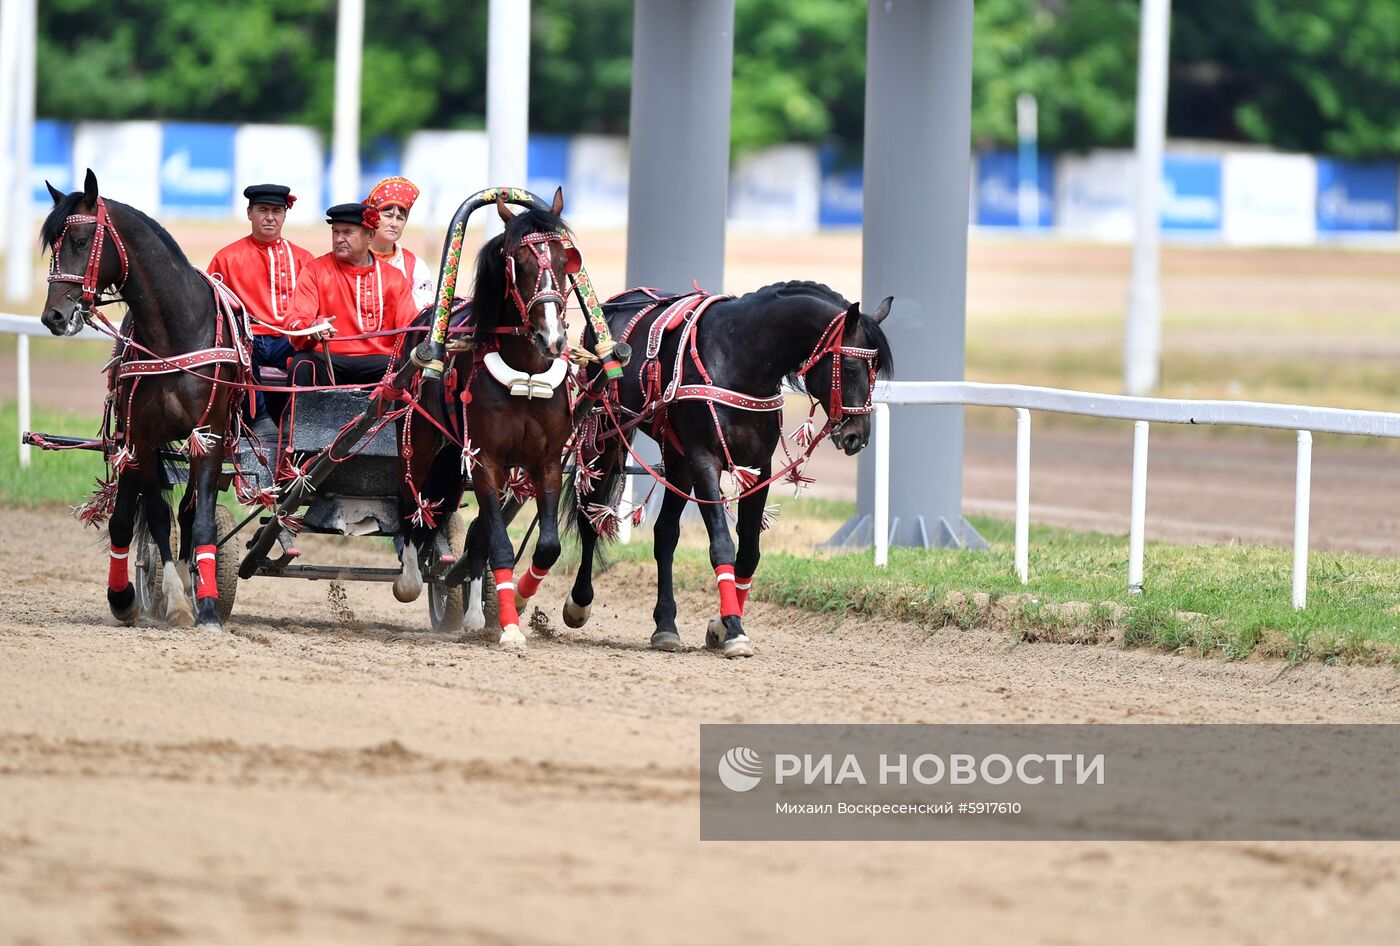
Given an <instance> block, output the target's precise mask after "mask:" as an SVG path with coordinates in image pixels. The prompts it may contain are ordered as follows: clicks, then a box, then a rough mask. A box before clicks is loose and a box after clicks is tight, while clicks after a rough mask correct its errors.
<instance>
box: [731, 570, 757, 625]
mask: <svg viewBox="0 0 1400 946" xmlns="http://www.w3.org/2000/svg"><path fill="white" fill-rule="evenodd" d="M752 587H753V576H752V575H750V576H749V577H747V578H740V577H739V576H737V575H736V576H735V577H734V594H735V596H737V597H738V599H739V614H740V615H741V616H742V615H743V613H744V602H746V601H748V600H749V589H750V588H752Z"/></svg>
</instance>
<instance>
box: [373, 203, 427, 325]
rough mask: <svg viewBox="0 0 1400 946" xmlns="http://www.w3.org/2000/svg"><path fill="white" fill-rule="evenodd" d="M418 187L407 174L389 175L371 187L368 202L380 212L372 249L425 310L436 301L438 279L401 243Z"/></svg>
mask: <svg viewBox="0 0 1400 946" xmlns="http://www.w3.org/2000/svg"><path fill="white" fill-rule="evenodd" d="M417 199H418V188H417V187H416V186H415V185H414V184H413V182H412V181H410V180H409V179H408V178H406V177H386V178H384V180H382V181H380V182H379V183H378V184H376V185H374V187H373V188H371V189H370V192H369V197H367V198H366V199H365V203H367V204H369V205H370V206H371V207H373V208H374V209H375V210H378V211H379V230H378V232H376V233H375V235H374V243H373V244H372V245H371V249H372V250H373V252H374V255H375V256H376V257H378V258H379V260H380V262H382V263H386V264H388V265H390V266H393V267H394V268H395V269H397V270H398V271H399V272H401V273H403V274H404V276H405V277H407V278H408V281H409V284H410V285H411V286H412V287H413V302H414V304H415V305H417V306H418V308H419V309H422V308H423V307H424V306H428V305H432V304H433V303H434V302H435V301H437V298H436V297H437V279H436V278H435V277H434V275H433V273H432V271H431V270H430V269H429V268H428V264H427V263H425V262H423V261H422V260H421V259H419V258H418V257H417V256H415V255H414V254H412V253H410V252H409V251H408V250H406V249H404V248H403V247H402V246H400V245H399V239H400V238H401V237H402V236H403V228H404V227H405V226H406V225H407V224H408V212H409V211H410V210H412V209H413V202H414V201H416V200H417Z"/></svg>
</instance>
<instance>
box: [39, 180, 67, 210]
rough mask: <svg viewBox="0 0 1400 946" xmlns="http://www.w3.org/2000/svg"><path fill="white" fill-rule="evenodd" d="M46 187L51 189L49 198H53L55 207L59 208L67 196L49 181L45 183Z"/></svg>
mask: <svg viewBox="0 0 1400 946" xmlns="http://www.w3.org/2000/svg"><path fill="white" fill-rule="evenodd" d="M44 186H45V187H47V188H48V189H49V196H50V197H52V198H53V205H54V206H55V207H57V206H58V202H59V201H60V200H62V199H63V198H64V197H65V196H66V195H65V194H64V193H63V191H61V190H59V189H58V188H57V187H54V186H53V185H52V184H50V183H49V182H48V181H45V182H44Z"/></svg>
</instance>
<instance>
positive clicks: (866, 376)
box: [805, 296, 894, 456]
mask: <svg viewBox="0 0 1400 946" xmlns="http://www.w3.org/2000/svg"><path fill="white" fill-rule="evenodd" d="M893 303H894V297H893V296H886V297H885V299H884V301H883V302H881V303H880V306H879V308H877V309H876V310H875V311H874V312H873V313H870V314H867V313H864V312H862V311H861V310H860V303H859V302H854V303H852V304H851V306H850V308H848V309H846V310H845V312H843V313H841V315H838V316H837V318H836V319H834V320H833V321H832V323H831V326H830V328H829V329H828V333H829V334H828V337H827V338H825V339H824V340H823V343H822V344H823V345H824V349H823V350H821V351H820V352H819V353H818V355H817V357H815V358H814V359H813V360H811V361H810V362H809V364H808V367H807V369H806V372H807V373H806V376H805V382H806V385H807V390H808V391H810V392H811V393H812V395H813V396H814V397H816V398H817V400H818V401H819V402H820V403H821V405H822V407H823V409H824V410H825V411H826V416H827V419H828V420H829V421H830V423H831V441H832V443H834V444H836V445H837V446H838V447H840V448H841V449H842V450H844V451H845V452H846V455H847V456H854V455H855V454H857V453H859V452H860V451H861V450H863V449H865V445H866V444H868V443H869V442H870V413H871V411H872V409H873V408H872V398H873V395H874V388H875V378H876V377H877V376H878V377H886V378H887V377H889V376H890V375H891V373H893V371H894V356H893V353H892V352H891V351H890V343H889V339H887V338H886V337H885V332H884V330H883V329H882V328H880V323H881V322H883V321H885V318H886V317H887V316H888V315H889V314H890V306H891V305H892V304H893ZM838 327H839V333H838V331H837V329H838Z"/></svg>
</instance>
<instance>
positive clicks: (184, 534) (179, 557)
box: [171, 480, 196, 597]
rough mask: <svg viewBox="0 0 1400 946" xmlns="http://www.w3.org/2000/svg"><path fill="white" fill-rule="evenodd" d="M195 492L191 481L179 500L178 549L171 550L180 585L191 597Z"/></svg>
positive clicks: (177, 518)
mask: <svg viewBox="0 0 1400 946" xmlns="http://www.w3.org/2000/svg"><path fill="white" fill-rule="evenodd" d="M195 493H196V490H195V488H194V481H193V480H191V481H190V482H189V483H188V484H186V486H185V494H184V496H183V497H181V499H180V508H179V511H178V512H177V513H176V514H175V522H176V524H177V525H178V526H179V529H180V546H179V548H178V549H171V551H172V552H173V553H174V554H175V571H176V572H177V573H178V574H179V575H180V584H181V585H183V586H184V588H185V594H186V595H188V596H191V597H193V595H194V586H193V585H192V584H191V581H192V579H191V578H190V562H192V561H194V499H195Z"/></svg>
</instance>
